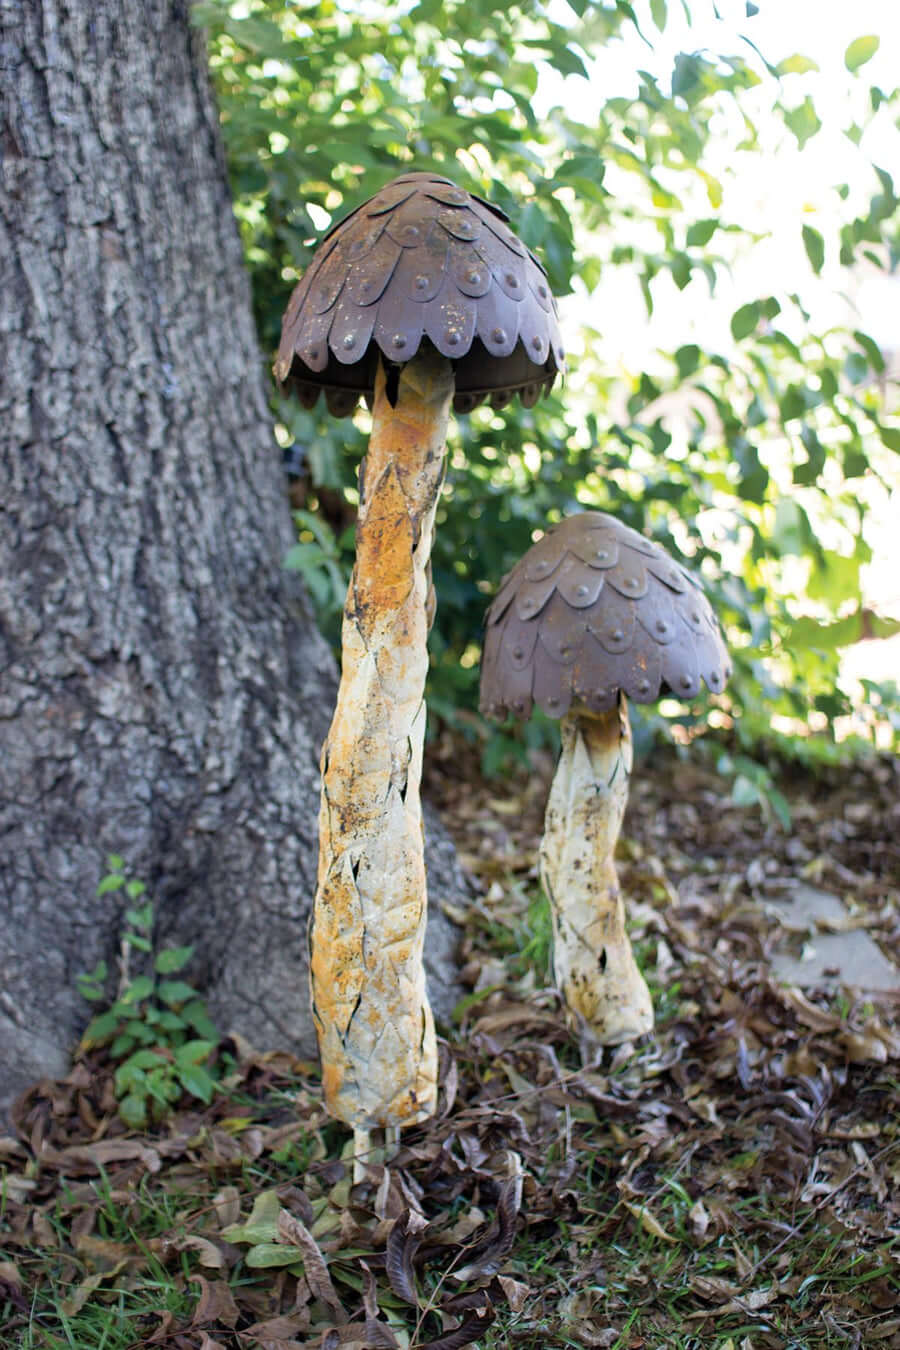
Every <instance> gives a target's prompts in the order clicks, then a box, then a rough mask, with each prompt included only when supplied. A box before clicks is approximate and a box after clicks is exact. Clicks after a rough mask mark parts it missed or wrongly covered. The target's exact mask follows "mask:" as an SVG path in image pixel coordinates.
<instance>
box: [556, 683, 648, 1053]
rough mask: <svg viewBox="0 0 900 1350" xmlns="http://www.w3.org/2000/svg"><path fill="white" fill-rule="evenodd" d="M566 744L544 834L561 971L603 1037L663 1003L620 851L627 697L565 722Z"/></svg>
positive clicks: (643, 1026)
mask: <svg viewBox="0 0 900 1350" xmlns="http://www.w3.org/2000/svg"><path fill="white" fill-rule="evenodd" d="M560 736H561V740H562V750H561V753H560V758H559V764H558V765H557V769H556V774H555V776H554V779H553V783H552V785H551V788H550V797H549V799H548V802H547V811H546V816H545V820H544V836H543V839H542V841H541V854H540V865H541V881H542V883H543V886H544V891H545V894H546V895H547V896H548V898H549V900H550V908H551V914H552V919H553V971H554V978H555V980H556V983H557V985H558V986H559V988H560V989H561V991H562V993H563V996H564V998H565V1000H566V1004H567V1005H568V1007H569V1009H570V1010H571V1011H572V1013H573V1014H577V1015H578V1016H580V1017H582V1018H583V1019H584V1021H585V1022H586V1023H587V1025H588V1026H589V1027H590V1029H591V1031H592V1032H593V1033H594V1035H595V1036H596V1037H597V1040H598V1041H600V1042H601V1044H605V1045H615V1044H617V1043H618V1042H620V1041H626V1040H631V1039H632V1038H633V1037H635V1036H640V1035H643V1034H644V1033H645V1032H647V1031H650V1030H651V1029H652V1027H653V1005H652V1003H651V1000H650V993H649V990H648V989H647V986H646V984H645V983H644V979H643V976H642V975H641V973H640V971H639V970H638V968H637V964H636V963H635V959H634V953H633V952H632V950H631V943H630V941H629V939H628V934H627V933H626V931H625V906H624V903H623V900H622V893H621V891H620V889H619V882H618V877H617V875H616V866H615V861H614V853H615V847H616V841H617V839H618V837H619V831H620V830H621V828H622V819H623V817H624V815H625V805H626V802H627V800H628V780H629V775H630V773H631V759H632V752H631V729H630V727H629V724H628V713H627V710H626V707H625V700H624V697H622V699H621V703H620V706H619V707H618V708H612V709H611V710H610V711H609V712H604V713H599V714H597V715H594V716H592V715H590V714H585V713H583V712H571V713H569V714H568V715H567V716H566V717H565V718H563V720H562V721H561V723H560Z"/></svg>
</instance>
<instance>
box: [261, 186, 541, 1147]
mask: <svg viewBox="0 0 900 1350" xmlns="http://www.w3.org/2000/svg"><path fill="white" fill-rule="evenodd" d="M506 220H507V217H506V216H505V215H504V214H503V212H502V211H499V210H498V209H497V208H496V207H493V206H491V205H490V204H489V203H487V202H485V201H482V200H481V199H480V198H478V197H473V196H472V195H470V194H469V193H468V192H465V191H463V190H462V189H461V188H459V187H457V186H456V185H455V184H454V183H452V182H451V181H450V180H449V179H446V178H442V177H440V176H439V175H437V174H432V173H407V174H403V175H402V176H401V177H400V178H397V179H395V180H394V181H393V182H392V183H389V184H388V185H387V187H385V188H383V189H382V190H381V191H380V192H379V193H378V194H377V195H376V196H375V197H373V198H372V199H371V201H369V202H368V203H367V204H366V205H365V206H362V207H360V208H359V209H358V210H357V211H355V212H354V213H353V214H352V215H350V216H348V217H347V218H346V219H345V220H343V221H341V222H340V223H339V224H337V225H336V226H334V227H333V228H332V229H331V230H330V231H329V233H328V234H327V235H326V236H325V237H324V239H323V240H322V242H321V244H320V246H319V248H318V250H317V251H316V253H315V255H314V257H313V259H312V262H311V263H310V265H309V267H308V269H307V271H306V273H305V275H304V276H303V279H302V280H301V281H300V283H299V284H298V286H297V287H296V289H295V291H294V293H293V295H292V296H291V300H290V303H289V304H288V308H287V311H286V313H285V316H284V321H283V326H282V339H281V345H280V347H279V350H278V357H277V360H276V363H275V374H276V377H277V378H278V380H279V381H282V382H286V381H289V382H290V383H291V385H292V386H293V387H295V388H296V390H297V392H298V393H299V396H300V398H301V400H302V401H303V402H304V403H305V404H306V405H307V406H312V404H313V403H314V402H315V400H316V398H317V397H318V395H319V393H320V392H321V391H323V390H324V393H325V399H326V403H327V406H328V409H329V411H331V412H332V413H334V414H335V415H337V416H345V415H346V414H348V413H349V412H352V410H353V408H354V407H355V406H356V404H357V402H358V400H359V397H360V395H365V396H366V397H367V398H372V397H373V396H374V403H373V405H372V411H373V423H372V432H371V438H370V444H369V450H368V454H367V455H366V458H365V460H364V461H363V464H362V466H361V468H360V474H359V517H358V523H357V534H356V549H357V551H356V561H355V566H354V569H353V575H352V578H351V581H350V586H349V590H348V593H347V600H346V604H345V607H344V621H343V630H342V674H341V683H340V689H339V692H338V699H337V707H336V710H335V713H334V719H333V722H332V725H331V730H330V732H329V735H328V738H327V740H326V743H325V747H324V750H323V752H322V798H321V809H320V816H319V866H318V883H317V889H316V897H315V904H314V909H313V918H312V924H311V929H310V968H311V985H312V1004H313V1015H314V1019H315V1024H316V1029H317V1033H318V1039H319V1048H320V1052H321V1058H322V1076H323V1087H324V1093H325V1100H326V1104H327V1106H328V1109H329V1110H330V1111H331V1113H332V1114H333V1115H335V1116H337V1117H338V1118H339V1119H341V1120H343V1121H345V1122H346V1123H347V1124H348V1125H350V1126H352V1127H353V1129H354V1131H355V1141H356V1153H357V1157H358V1158H359V1156H360V1155H361V1154H362V1153H364V1152H365V1151H366V1150H367V1149H368V1146H369V1134H368V1132H369V1131H370V1130H371V1129H373V1128H375V1127H384V1128H385V1131H386V1134H387V1133H388V1132H391V1133H393V1132H395V1131H396V1130H397V1129H399V1127H400V1126H403V1125H408V1124H412V1123H414V1122H415V1121H419V1120H423V1119H425V1118H427V1117H428V1116H429V1115H431V1114H432V1113H433V1111H434V1108H435V1102H436V1094H437V1053H436V1045H435V1037H434V1025H433V1020H432V1015H431V1010H430V1007H429V1004H428V998H427V995H426V990H425V976H424V968H423V964H422V954H423V944H424V935H425V911H426V889H425V864H424V854H423V839H422V816H421V806H420V801H419V779H420V773H421V763H422V742H423V734H424V726H425V705H424V687H425V675H426V671H427V664H428V656H427V651H426V639H427V632H428V626H429V611H428V600H429V586H430V580H429V557H430V553H431V543H432V534H433V529H434V516H435V509H436V506H437V501H438V497H439V494H440V489H441V483H442V481H443V476H444V462H445V437H446V430H447V422H448V417H449V412H450V405H451V403H452V404H453V406H454V407H455V408H456V410H457V411H459V412H469V411H470V410H471V409H472V408H473V407H475V406H476V405H477V404H478V403H480V402H481V401H482V400H484V399H486V398H487V399H489V400H490V401H491V403H492V404H493V405H494V406H497V407H499V406H503V404H505V403H507V402H508V401H509V399H510V398H511V397H512V396H513V394H518V395H519V396H520V398H521V399H522V401H523V402H524V403H526V404H528V405H529V406H530V405H531V404H532V403H533V402H534V401H535V400H536V399H537V398H538V397H539V396H540V394H541V393H542V392H544V391H545V390H549V388H550V387H551V385H552V384H553V381H554V379H555V378H556V375H557V373H558V372H559V371H560V370H562V369H563V368H564V367H563V350H562V345H561V343H560V338H559V331H558V327H557V322H556V305H555V302H554V300H553V297H552V295H551V293H550V288H549V285H548V282H547V277H546V274H545V272H544V270H543V268H542V267H541V265H540V263H539V262H538V261H537V259H536V258H535V257H534V255H533V254H531V253H530V252H529V251H528V249H526V248H525V246H524V245H523V244H522V243H521V242H520V241H519V240H518V239H517V238H516V236H515V235H514V234H513V233H512V231H511V230H510V229H509V227H508V225H507V223H506Z"/></svg>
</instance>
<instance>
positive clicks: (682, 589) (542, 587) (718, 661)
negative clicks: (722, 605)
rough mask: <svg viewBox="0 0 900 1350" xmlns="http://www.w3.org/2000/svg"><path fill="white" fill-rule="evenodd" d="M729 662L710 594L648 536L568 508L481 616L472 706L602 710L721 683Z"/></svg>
mask: <svg viewBox="0 0 900 1350" xmlns="http://www.w3.org/2000/svg"><path fill="white" fill-rule="evenodd" d="M730 674H731V663H730V661H729V659H728V653H727V651H726V649H725V644H724V642H723V640H722V634H721V632H720V631H719V625H718V624H717V622H716V619H715V616H714V614H713V612H712V609H711V608H710V605H709V601H708V600H707V599H706V597H705V595H703V593H702V591H700V590H699V589H698V587H697V583H696V582H695V581H693V580H692V578H691V577H690V575H689V574H688V573H687V572H685V571H684V569H683V568H682V567H680V566H679V565H678V564H677V563H676V562H674V561H673V559H672V558H670V557H669V555H668V554H667V553H666V552H664V550H663V549H661V548H660V547H659V545H657V544H653V543H651V542H650V540H649V539H645V538H644V537H643V535H640V534H638V533H637V531H636V530H632V529H629V527H628V526H627V525H623V524H621V522H619V521H618V520H616V519H615V518H614V517H613V516H607V515H604V514H603V513H602V512H600V511H586V512H584V513H583V514H581V515H576V516H569V517H568V518H567V519H566V520H564V521H562V522H561V523H560V524H559V525H557V526H555V527H554V528H553V529H552V530H549V531H548V533H547V534H545V535H544V537H543V538H542V539H539V540H538V542H537V543H536V544H535V545H534V547H533V548H530V549H529V550H528V552H527V553H526V554H525V556H524V557H523V558H522V559H521V560H520V561H519V562H518V563H517V564H516V566H515V567H514V568H513V569H512V571H511V572H510V573H509V574H508V576H506V577H505V578H504V580H503V583H502V585H501V587H500V590H499V592H498V594H497V596H496V597H495V599H494V601H493V604H492V605H491V607H490V609H489V610H488V613H487V619H486V623H485V634H484V651H483V654H482V658H481V710H482V712H483V713H484V714H485V716H487V717H496V718H500V719H502V718H504V717H505V716H506V715H507V714H512V715H513V716H514V717H522V718H527V717H529V716H530V714H531V708H532V704H533V703H537V705H538V706H539V707H540V708H542V709H543V711H544V712H545V713H547V715H548V716H550V717H564V716H565V714H566V713H567V712H568V711H569V708H570V707H574V709H575V710H576V711H578V710H580V711H583V712H589V713H600V712H604V711H606V710H607V709H609V708H612V707H613V706H614V704H615V702H616V699H617V697H618V694H619V691H620V690H621V691H622V692H623V693H625V694H627V695H628V697H629V698H631V699H633V700H634V701H635V702H636V703H652V702H654V700H655V699H657V698H658V697H659V695H660V693H661V692H664V691H666V690H669V691H671V693H673V694H674V695H676V696H677V697H681V698H692V697H693V696H694V695H695V694H696V693H697V692H698V691H699V689H700V681H701V679H703V680H705V681H706V683H707V685H708V686H709V688H710V689H711V690H713V691H714V692H715V693H718V692H719V691H720V690H722V689H724V687H725V682H726V680H727V679H728V677H729V676H730Z"/></svg>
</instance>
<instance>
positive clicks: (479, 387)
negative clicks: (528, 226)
mask: <svg viewBox="0 0 900 1350" xmlns="http://www.w3.org/2000/svg"><path fill="white" fill-rule="evenodd" d="M507 221H508V217H507V216H506V215H505V214H504V212H502V211H501V210H499V208H498V207H496V206H492V205H491V204H490V203H489V202H486V201H483V200H482V199H481V198H480V197H475V196H472V194H471V193H468V192H466V191H464V190H463V189H462V188H459V187H457V186H456V184H455V183H453V182H451V180H450V179H448V178H442V177H441V176H440V175H438V174H433V173H406V174H403V175H401V177H399V178H396V179H394V181H393V182H392V183H389V184H388V185H387V186H386V187H384V188H382V190H381V191H380V192H379V193H377V194H376V196H374V197H373V198H372V199H371V200H370V201H369V202H367V203H366V204H365V205H364V206H361V207H360V208H359V209H358V210H357V211H354V212H353V213H352V215H350V216H348V217H347V218H346V219H345V220H342V221H340V222H339V223H338V224H336V225H335V226H333V227H332V229H331V230H330V231H329V232H328V234H326V235H325V237H324V238H323V240H322V242H321V244H320V245H319V248H318V250H317V251H316V253H315V255H314V257H313V259H312V262H311V263H310V265H309V267H308V268H307V270H306V273H305V274H304V276H303V278H302V280H301V281H300V282H299V284H298V285H297V287H296V289H295V290H294V293H293V295H292V296H291V299H290V303H289V304H288V308H287V311H286V312H285V316H284V321H283V324H282V337H281V345H280V346H279V349H278V357H277V360H276V362H275V367H274V369H275V375H276V378H277V379H278V380H279V381H282V382H284V381H287V380H290V382H291V383H292V385H293V386H294V387H295V388H296V389H297V392H298V394H299V396H300V399H301V401H302V402H303V403H304V404H305V405H306V406H307V407H311V406H312V405H313V404H314V403H315V401H316V399H317V398H318V396H319V393H320V392H321V391H322V390H324V391H325V395H326V399H327V403H328V409H329V411H330V412H332V413H334V414H335V415H336V416H339V417H340V416H345V415H346V414H347V413H349V412H352V411H353V408H354V407H355V406H356V403H357V401H358V398H359V396H360V394H369V393H371V390H372V389H373V387H374V380H375V371H376V368H377V365H378V356H379V352H380V353H381V355H382V356H383V357H384V358H385V359H386V360H388V361H391V362H395V363H402V362H406V361H409V360H410V359H411V358H412V357H413V356H415V354H416V352H417V351H418V350H419V349H420V347H421V346H426V347H433V348H434V349H435V350H436V351H438V352H440V353H441V355H443V356H445V357H447V359H448V360H451V361H452V362H453V368H454V377H455V381H456V391H455V397H454V408H455V409H456V411H457V412H469V411H471V409H472V408H474V407H475V406H476V405H477V404H478V403H480V402H482V401H483V400H484V399H486V398H487V399H490V401H491V403H492V404H493V405H494V406H495V407H502V406H503V405H504V404H505V403H508V402H509V400H510V398H511V397H512V396H513V395H514V394H518V395H519V397H520V398H521V400H522V402H523V403H524V404H525V405H526V406H528V407H530V406H531V405H532V404H533V403H534V402H535V401H536V400H537V399H538V398H539V397H540V396H541V394H542V393H545V392H547V391H549V389H550V388H551V386H552V384H553V381H554V380H555V378H556V376H557V374H558V373H559V372H560V371H562V370H564V369H565V360H564V352H563V346H562V341H561V339H560V334H559V327H558V324H557V310H556V301H555V300H554V298H553V296H552V294H551V292H550V286H549V283H548V281H547V275H546V273H545V271H544V269H543V267H542V266H541V264H540V262H539V261H538V259H537V258H536V257H535V256H534V254H533V253H531V252H530V250H529V249H527V248H526V247H525V245H524V244H523V243H522V242H521V241H520V240H519V239H517V238H516V236H515V235H514V234H513V232H512V230H511V229H510V228H509V225H508V223H507Z"/></svg>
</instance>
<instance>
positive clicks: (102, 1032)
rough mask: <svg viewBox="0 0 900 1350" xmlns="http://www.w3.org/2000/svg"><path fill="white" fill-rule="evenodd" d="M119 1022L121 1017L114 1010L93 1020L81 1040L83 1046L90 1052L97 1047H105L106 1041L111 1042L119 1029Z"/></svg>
mask: <svg viewBox="0 0 900 1350" xmlns="http://www.w3.org/2000/svg"><path fill="white" fill-rule="evenodd" d="M119 1022H120V1018H119V1015H118V1013H116V1012H114V1011H113V1010H112V1008H110V1009H109V1011H108V1012H105V1013H101V1014H100V1016H99V1017H95V1018H93V1019H92V1020H91V1021H90V1022H89V1023H88V1025H87V1029H86V1031H85V1033H84V1035H83V1036H82V1038H81V1044H82V1046H84V1048H85V1049H86V1050H90V1049H91V1048H92V1047H93V1046H95V1045H103V1043H104V1042H105V1041H108V1040H111V1039H112V1037H113V1036H114V1035H115V1034H116V1032H117V1031H118V1029H119Z"/></svg>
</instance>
